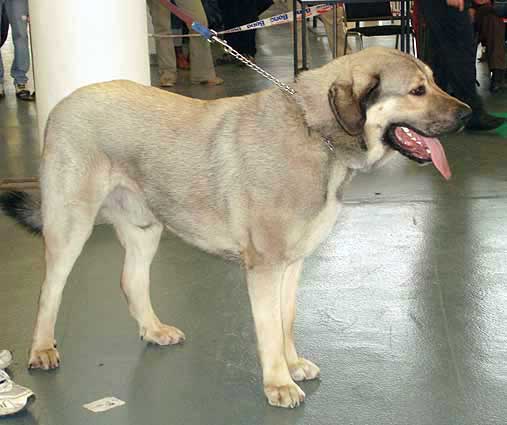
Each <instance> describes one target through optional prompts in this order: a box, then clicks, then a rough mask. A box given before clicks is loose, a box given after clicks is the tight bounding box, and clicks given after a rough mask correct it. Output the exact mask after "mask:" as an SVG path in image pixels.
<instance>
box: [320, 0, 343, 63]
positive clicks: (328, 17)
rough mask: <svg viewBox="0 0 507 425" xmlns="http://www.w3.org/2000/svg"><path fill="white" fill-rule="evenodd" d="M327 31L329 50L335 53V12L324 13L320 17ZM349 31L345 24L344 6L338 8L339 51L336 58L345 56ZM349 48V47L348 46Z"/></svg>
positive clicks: (337, 32) (337, 39)
mask: <svg viewBox="0 0 507 425" xmlns="http://www.w3.org/2000/svg"><path fill="white" fill-rule="evenodd" d="M320 19H321V20H322V23H323V24H324V27H325V29H326V34H327V39H328V42H329V49H330V50H331V53H332V52H333V46H334V44H333V43H334V40H333V11H332V10H330V11H329V12H326V13H323V14H322V15H321V17H320ZM346 31H347V24H346V23H345V13H344V10H343V6H342V5H338V7H337V8H336V41H337V46H336V48H337V50H336V57H339V56H343V54H344V52H345V32H346ZM347 48H348V46H347Z"/></svg>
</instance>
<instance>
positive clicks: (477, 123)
mask: <svg viewBox="0 0 507 425" xmlns="http://www.w3.org/2000/svg"><path fill="white" fill-rule="evenodd" d="M505 122H507V121H506V120H505V118H500V117H495V116H493V115H490V114H488V113H487V112H484V111H481V112H478V113H474V114H473V115H472V118H471V119H470V121H468V123H467V125H466V127H465V128H466V129H467V130H472V131H490V130H494V129H496V128H498V127H500V126H501V125H502V124H504V123H505Z"/></svg>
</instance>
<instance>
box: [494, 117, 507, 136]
mask: <svg viewBox="0 0 507 425" xmlns="http://www.w3.org/2000/svg"><path fill="white" fill-rule="evenodd" d="M492 115H494V116H495V117H501V118H507V112H493V113H492ZM495 133H497V134H498V135H500V136H502V137H503V138H507V122H506V123H504V124H502V125H501V126H500V127H498V128H497V129H496V130H495Z"/></svg>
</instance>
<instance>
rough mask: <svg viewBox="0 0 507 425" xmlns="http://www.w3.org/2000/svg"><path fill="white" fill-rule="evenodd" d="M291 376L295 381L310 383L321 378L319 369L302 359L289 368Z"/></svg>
mask: <svg viewBox="0 0 507 425" xmlns="http://www.w3.org/2000/svg"><path fill="white" fill-rule="evenodd" d="M289 371H290V375H291V376H292V379H294V381H296V382H299V381H309V380H310V379H316V378H318V377H319V376H320V369H319V367H318V366H317V365H316V364H315V363H313V362H311V361H310V360H306V359H303V358H302V357H300V358H299V359H298V361H297V363H296V364H293V365H291V366H289Z"/></svg>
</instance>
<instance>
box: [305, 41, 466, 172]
mask: <svg viewBox="0 0 507 425" xmlns="http://www.w3.org/2000/svg"><path fill="white" fill-rule="evenodd" d="M297 91H298V95H299V98H298V101H299V103H300V104H301V106H302V108H303V111H304V114H305V120H306V123H307V125H308V126H309V127H310V128H312V129H314V130H317V131H319V132H320V133H321V134H322V135H324V136H326V137H331V138H334V139H335V140H336V139H338V138H340V135H341V136H342V137H345V138H346V139H350V138H352V139H353V140H354V141H355V142H357V146H358V147H360V148H362V149H363V151H364V155H365V158H366V164H365V165H366V167H370V166H373V165H376V164H379V163H383V162H384V160H385V159H387V158H388V157H390V156H391V155H390V154H391V153H392V152H394V151H398V152H400V153H401V154H403V155H405V156H406V157H408V158H410V159H412V160H414V161H417V162H419V163H426V162H431V161H433V163H434V164H435V166H436V167H437V168H438V169H439V171H440V172H441V173H442V174H443V175H444V177H449V176H450V170H449V169H448V165H447V161H446V160H445V153H444V151H443V149H442V147H441V145H440V143H439V141H438V139H437V137H438V136H441V135H443V134H446V133H451V132H454V131H457V130H459V129H461V128H462V127H463V125H464V121H463V120H464V119H466V118H467V117H468V116H469V115H470V113H471V110H470V108H469V107H468V106H467V105H466V104H464V103H463V102H460V101H459V100H457V99H455V98H453V97H451V96H449V95H448V94H446V93H445V92H444V91H442V90H441V89H440V88H439V87H438V86H437V85H436V84H435V81H434V80H433V75H432V72H431V70H430V68H429V67H428V66H426V65H425V64H424V63H422V62H421V61H419V60H417V59H415V58H414V57H412V56H409V55H407V54H404V53H401V52H399V51H397V50H394V49H386V48H381V47H375V48H369V49H365V50H362V51H361V52H359V53H355V54H352V55H347V56H344V57H342V58H340V59H337V60H336V61H333V62H331V63H330V64H328V65H326V66H324V67H322V68H320V69H318V70H316V71H311V72H308V73H306V74H303V75H302V77H301V78H300V79H299V80H298V82H297ZM347 145H348V147H347V148H348V149H350V143H347ZM337 147H338V148H339V143H338V146H337Z"/></svg>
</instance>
